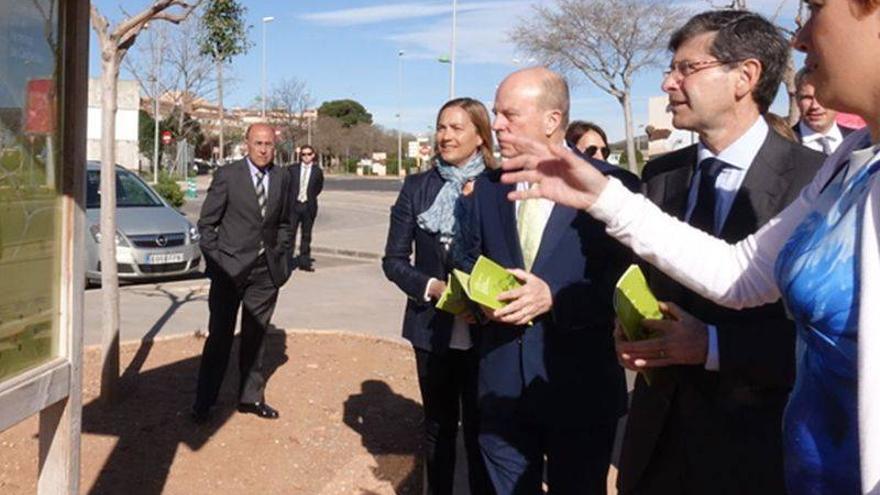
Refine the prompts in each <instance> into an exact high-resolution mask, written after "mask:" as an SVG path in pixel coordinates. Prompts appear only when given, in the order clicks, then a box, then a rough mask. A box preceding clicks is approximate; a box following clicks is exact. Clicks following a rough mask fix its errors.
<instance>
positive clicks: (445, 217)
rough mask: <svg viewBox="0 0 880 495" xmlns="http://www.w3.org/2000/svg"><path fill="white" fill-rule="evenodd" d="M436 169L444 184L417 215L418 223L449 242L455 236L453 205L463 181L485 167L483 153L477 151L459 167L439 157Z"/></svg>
mask: <svg viewBox="0 0 880 495" xmlns="http://www.w3.org/2000/svg"><path fill="white" fill-rule="evenodd" d="M436 166H437V171H438V172H440V177H442V178H443V180H444V181H445V184H443V188H441V189H440V192H439V193H437V197H436V198H434V203H433V204H432V205H431V207H430V208H428V209H427V210H425V211H424V212H422V214H420V215H419V216H418V219H417V220H418V224H419V227H421V228H422V229H424V230H426V231H428V232H432V233H439V234H440V240H441V241H443V242H450V241H451V240H452V238H453V237H454V236H455V228H456V221H455V220H456V219H455V205H456V203H457V202H458V198H459V196H461V190H462V188H464V185H465V183H467V182H468V181H469V180H472V179H474V178H475V177H477V176H478V175H480V173H482V172H483V170H484V169H485V168H486V166H485V164H484V163H483V155H481V154H480V153H479V152H477V153H475V154H474V156H473V157H471V159H470V160H468V162H467V163H466V164H464V165H463V166H461V167H457V166H455V165H452V164H449V163H446V162H444V161H443V160H442V159H441V158H440V157H437V161H436Z"/></svg>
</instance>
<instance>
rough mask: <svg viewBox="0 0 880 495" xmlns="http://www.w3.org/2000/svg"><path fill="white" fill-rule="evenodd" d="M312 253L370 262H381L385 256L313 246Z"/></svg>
mask: <svg viewBox="0 0 880 495" xmlns="http://www.w3.org/2000/svg"><path fill="white" fill-rule="evenodd" d="M312 251H313V252H315V253H320V254H332V255H336V256H345V257H348V258H358V259H368V260H380V259H382V256H383V255H382V254H381V253H370V252H368V251H358V250H356V249H346V248H333V247H327V246H312Z"/></svg>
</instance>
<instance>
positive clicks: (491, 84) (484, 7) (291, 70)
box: [90, 0, 797, 140]
mask: <svg viewBox="0 0 880 495" xmlns="http://www.w3.org/2000/svg"><path fill="white" fill-rule="evenodd" d="M673 1H675V0H673ZM93 2H94V3H95V4H96V5H97V6H98V7H99V9H100V10H101V12H102V13H103V14H104V15H107V16H108V17H110V19H111V20H113V21H116V20H119V19H120V17H121V16H122V12H123V10H125V11H127V12H138V11H140V10H141V9H143V8H144V7H145V6H147V5H149V4H150V3H151V2H150V0H93ZM537 2H538V0H485V1H467V0H459V2H458V36H457V38H458V40H457V41H458V43H457V45H458V47H457V58H458V60H457V65H456V76H457V77H456V96H471V97H474V98H477V99H479V100H482V101H483V102H485V103H486V104H487V106H489V108H491V102H492V98H493V95H494V92H495V88H496V85H497V84H498V83H499V81H501V79H503V78H504V76H505V75H506V74H508V73H509V72H511V71H513V70H516V68H517V61H520V60H521V59H523V58H525V57H524V56H523V55H522V54H518V53H516V49H515V47H514V46H513V45H512V44H511V43H510V42H509V41H508V33H509V31H510V29H511V27H512V26H513V25H514V24H516V22H517V21H518V19H520V18H522V17H524V16H527V15H529V13H530V12H531V8H532V7H531V6H532V4H535V3H537ZM677 3H681V4H683V5H687V6H689V7H690V8H691V9H692V10H694V11H698V10H704V9H707V8H711V6H710V4H709V2H708V1H700V0H696V1H688V2H683V1H679V2H677ZM715 3H720V2H715ZM725 3H726V2H725ZM780 3H782V5H783V18H785V17H788V18H791V17H793V12H794V10H795V9H796V7H797V0H751V1H750V2H749V6H750V7H752V8H755V9H758V10H759V11H762V12H764V13H765V14H767V15H773V13H774V12H775V11H776V8H777V6H778V5H779V4H780ZM243 4H244V5H245V6H246V7H247V9H248V11H247V17H248V22H249V24H250V25H251V26H252V28H251V30H250V38H251V40H252V42H253V47H252V48H251V50H250V52H249V53H247V54H246V55H243V56H240V57H238V58H236V59H234V61H233V62H232V66H231V75H232V78H233V79H234V81H233V82H232V84H231V88H229V89H227V91H226V94H227V96H226V97H225V98H224V100H225V103H226V104H227V106H247V105H250V104H253V102H254V98H255V97H257V96H259V94H260V65H261V53H262V48H263V47H262V43H261V39H262V23H261V19H262V18H263V17H264V16H273V17H275V20H274V21H273V22H271V23H269V24H267V25H266V40H267V43H266V54H267V81H268V83H267V85H268V87H269V88H270V89H271V87H272V85H273V83H275V82H278V81H279V80H281V79H284V78H291V77H295V78H297V79H299V80H302V81H305V82H306V84H307V85H308V88H309V91H310V92H311V94H312V95H313V98H314V99H315V101H316V102H317V103H318V104H320V103H321V102H323V101H327V100H333V99H341V98H352V99H355V100H357V101H359V102H361V103H362V104H363V105H364V106H365V107H366V108H367V110H368V111H369V112H371V113H372V114H373V118H374V121H375V122H376V123H378V124H381V125H383V126H385V127H388V128H396V127H397V119H396V118H395V114H396V113H397V108H398V101H400V106H401V109H402V110H401V123H402V127H403V129H405V130H406V131H409V132H413V133H425V132H427V131H428V127H429V126H432V125H433V123H434V119H435V115H436V111H437V109H438V108H439V107H440V105H442V104H443V103H444V102H445V101H446V99H447V97H448V95H449V65H447V64H441V63H439V62H437V58H438V57H439V56H441V55H446V54H448V53H449V46H450V38H451V30H452V29H451V26H452V2H451V0H300V1H290V0H243ZM783 24H785V25H791V23H790V22H789V23H785V22H783ZM399 50H403V51H404V55H403V57H402V59H401V60H400V62H401V63H402V67H403V91H402V93H401V95H400V96H399V95H398V77H397V74H398V51H399ZM132 55H135V56H136V51H135V50H133V51H132V53H131V54H130V55H129V56H132ZM520 63H523V62H520ZM90 71H91V74H92V75H93V76H97V75H98V74H99V72H100V66H99V63H98V55H97V43H96V41H95V38H94V36H93V37H92V54H91V57H90ZM660 72H661V70H660V68H657V69H649V70H647V71H645V72H643V73H640V74H639V76H638V77H637V81H636V84H635V88H634V91H633V96H634V98H633V113H634V117H635V122H636V125H644V123H645V121H646V120H647V100H648V97H649V96H654V95H660V94H662V92H661V91H660V89H659V86H660V78H661V74H660ZM122 77H124V78H125V77H127V74H126V73H125V71H123V76H122ZM571 82H572V83H573V88H572V118H575V119H586V120H592V121H595V122H597V123H598V124H599V125H601V126H603V127H604V128H605V129H606V131H607V132H608V134H609V138H611V139H612V140H617V139H621V138H622V137H623V135H624V129H623V117H622V111H621V108H620V106H619V104H618V103H617V100H615V99H614V98H612V97H611V96H609V95H607V94H606V93H604V92H602V91H601V90H599V89H598V88H596V87H595V86H592V85H591V84H590V83H588V82H582V81H579V80H578V79H577V78H576V77H575V78H572V80H571ZM777 101H781V98H778V99H777ZM777 107H778V108H777V110H778V111H781V112H783V113H784V111H785V110H784V108H785V107H784V106H780V105H777Z"/></svg>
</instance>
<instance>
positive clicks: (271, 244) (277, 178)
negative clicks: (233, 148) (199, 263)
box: [198, 159, 291, 287]
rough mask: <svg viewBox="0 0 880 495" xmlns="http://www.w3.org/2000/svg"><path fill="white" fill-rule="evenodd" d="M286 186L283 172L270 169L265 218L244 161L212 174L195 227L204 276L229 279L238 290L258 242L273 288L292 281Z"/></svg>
mask: <svg viewBox="0 0 880 495" xmlns="http://www.w3.org/2000/svg"><path fill="white" fill-rule="evenodd" d="M289 181H290V179H289V177H288V175H287V173H285V171H284V169H282V168H281V167H279V166H277V165H274V166H273V167H272V170H271V171H270V172H269V189H268V191H267V199H266V216H265V218H263V217H262V216H261V215H260V209H259V205H258V204H257V192H256V189H255V188H254V183H253V180H252V178H251V173H250V168H249V166H248V163H247V160H246V159H242V160H239V161H237V162H235V163H232V164H229V165H226V166H224V167H221V168H219V169H218V170H217V172H215V173H214V179H213V180H212V181H211V187H210V188H209V189H208V195H207V197H206V198H205V202H204V204H202V212H201V215H200V217H199V222H198V227H199V234H200V235H201V241H199V247H201V249H202V253H203V254H204V255H205V261H206V264H207V273H208V276H210V277H212V278H213V277H217V276H228V277H230V278H231V279H232V280H233V281H234V282H236V283H237V284H238V283H242V282H244V280H246V279H247V276H248V273H249V272H250V269H251V267H252V266H253V264H254V262H255V261H256V259H257V256H258V255H259V251H260V245H261V244H260V243H261V241H262V246H263V247H265V249H266V253H265V255H266V262H267V264H268V265H269V273H270V275H271V277H272V282H273V283H274V284H275V286H276V287H281V286H282V285H284V282H285V281H287V278H288V277H289V276H290V267H289V263H288V258H289V256H290V253H289V251H290V245H291V228H290V220H289V218H288V216H289V214H288V201H287V194H286V192H287V191H288V190H289V189H290V186H289Z"/></svg>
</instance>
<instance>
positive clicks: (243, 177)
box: [193, 124, 291, 422]
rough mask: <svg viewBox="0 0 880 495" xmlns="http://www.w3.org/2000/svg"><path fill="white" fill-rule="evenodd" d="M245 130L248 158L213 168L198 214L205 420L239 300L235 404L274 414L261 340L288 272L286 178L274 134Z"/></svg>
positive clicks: (196, 409) (262, 127)
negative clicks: (204, 284)
mask: <svg viewBox="0 0 880 495" xmlns="http://www.w3.org/2000/svg"><path fill="white" fill-rule="evenodd" d="M245 136H246V141H247V156H246V157H245V158H244V159H243V160H239V161H237V162H235V163H233V164H230V165H227V166H225V167H222V168H220V169H218V170H217V172H216V173H215V174H214V179H213V181H212V182H211V187H210V188H209V189H208V196H207V197H206V198H205V203H204V204H203V205H202V213H201V216H200V217H199V223H198V225H199V233H200V234H201V242H200V244H199V245H200V247H201V249H202V253H204V255H205V262H206V263H207V273H208V276H209V277H210V278H211V290H210V292H209V294H208V307H209V308H210V311H211V316H210V320H209V323H208V338H207V340H205V348H204V351H203V352H202V362H201V366H200V368H199V382H198V390H197V392H196V401H195V405H194V406H193V417H194V419H195V420H196V421H197V422H204V421H205V420H207V419H208V416H209V414H210V409H211V407H212V406H213V405H214V403H215V402H216V400H217V395H218V393H219V391H220V386H221V385H222V383H223V376H224V374H225V373H226V366H227V364H228V362H229V353H230V350H231V348H232V341H233V332H234V330H235V318H236V315H237V314H238V309H239V306H241V308H242V313H241V345H240V352H239V374H240V383H239V404H238V410H239V411H240V412H244V413H252V414H256V415H257V416H259V417H262V418H267V419H275V418H277V417H278V411H276V410H275V409H273V408H272V407H271V406H269V405H268V404H266V402H265V400H264V389H265V387H266V378H265V377H264V376H263V373H262V371H263V369H262V368H263V340H264V337H265V334H266V329H267V328H268V326H269V320H270V319H271V317H272V313H273V311H274V310H275V302H276V300H277V299H278V289H279V288H280V287H281V286H282V285H284V282H286V281H287V279H288V277H289V276H290V267H289V264H288V263H289V258H290V242H291V230H290V219H289V212H288V200H287V191H288V190H289V187H290V186H289V177H288V174H286V173H285V171H284V170H283V169H281V168H279V167H276V166H275V165H274V164H273V163H272V160H273V158H274V156H275V132H274V130H273V129H272V127H271V126H269V125H266V124H254V125H252V126H250V127H249V128H248V130H247V134H246V135H245Z"/></svg>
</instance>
